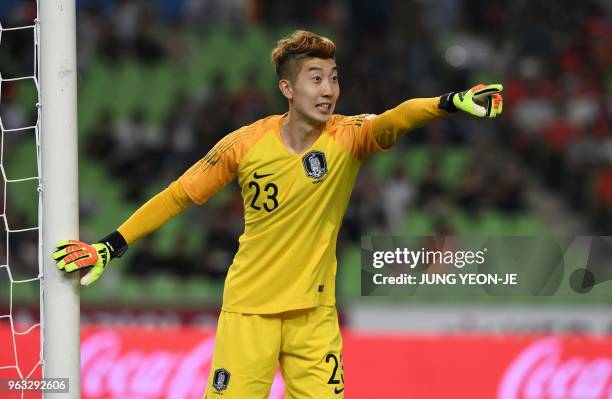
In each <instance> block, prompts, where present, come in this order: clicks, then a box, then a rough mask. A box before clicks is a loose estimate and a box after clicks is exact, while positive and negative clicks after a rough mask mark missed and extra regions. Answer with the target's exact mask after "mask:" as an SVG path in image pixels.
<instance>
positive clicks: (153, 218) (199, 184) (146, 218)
mask: <svg viewBox="0 0 612 399" xmlns="http://www.w3.org/2000/svg"><path fill="white" fill-rule="evenodd" d="M249 132H250V130H249V129H248V128H247V127H245V128H242V129H239V130H237V131H235V132H232V133H230V134H229V135H227V136H225V137H224V138H223V139H221V141H219V142H218V143H217V144H216V145H215V146H214V147H213V148H212V149H211V150H210V151H209V152H208V153H207V154H206V156H204V158H202V159H201V160H200V161H198V162H196V163H195V164H194V165H193V166H192V167H191V168H189V169H188V170H187V171H186V172H185V173H184V174H183V175H182V176H181V177H180V178H179V179H178V180H177V181H175V182H174V183H172V184H171V185H170V186H169V187H168V188H166V189H165V190H164V191H162V192H161V193H159V194H157V195H156V196H155V197H153V198H151V199H150V200H149V201H148V202H146V203H145V204H144V205H143V206H141V207H140V208H139V209H138V210H137V211H136V212H135V213H134V214H133V215H132V216H130V217H129V218H128V220H126V221H125V223H123V224H122V225H121V226H120V227H119V228H118V229H117V231H114V232H112V233H111V234H109V235H108V236H106V237H104V238H103V239H102V240H100V241H99V242H98V243H96V244H87V243H84V242H81V241H77V240H67V241H60V242H58V243H57V244H56V246H57V248H58V249H57V251H56V252H55V253H53V259H55V260H56V261H57V268H58V269H60V270H64V271H66V272H73V271H75V270H79V269H83V268H91V269H90V271H89V272H88V273H87V274H86V275H85V276H84V277H83V278H82V279H81V284H83V285H89V284H91V283H93V282H94V281H96V280H97V279H98V278H100V276H101V275H102V273H103V272H104V268H105V267H106V265H107V264H108V262H110V261H111V260H112V259H113V258H118V257H120V256H121V255H123V253H124V252H125V251H126V250H127V248H128V245H130V244H131V243H133V242H134V241H136V240H138V239H139V238H141V237H143V236H145V235H147V234H150V233H152V232H153V231H155V230H157V229H158V228H160V227H161V226H162V225H163V224H165V223H166V222H167V221H168V220H170V219H171V218H173V217H174V216H176V215H178V214H179V213H181V212H182V211H183V209H185V208H186V207H187V205H188V204H190V203H192V202H193V203H196V204H199V205H202V204H204V203H205V202H206V201H207V200H208V198H210V197H211V196H212V195H213V194H214V193H216V192H217V191H219V190H220V189H221V188H222V187H223V186H225V185H226V184H227V183H229V182H230V181H231V180H232V179H233V178H234V177H235V176H236V169H237V165H238V161H239V157H238V156H237V155H236V154H237V153H241V152H240V151H239V148H238V147H241V146H242V142H243V139H244V138H245V137H250V136H249V135H248V133H249ZM242 147H243V146H242ZM242 152H244V151H242Z"/></svg>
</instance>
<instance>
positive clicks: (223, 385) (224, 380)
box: [212, 369, 231, 392]
mask: <svg viewBox="0 0 612 399" xmlns="http://www.w3.org/2000/svg"><path fill="white" fill-rule="evenodd" d="M230 376H231V374H230V372H229V371H227V370H226V369H216V370H215V373H214V374H213V384H212V386H213V388H215V389H216V390H217V392H221V391H223V390H225V389H227V386H228V385H229V380H230Z"/></svg>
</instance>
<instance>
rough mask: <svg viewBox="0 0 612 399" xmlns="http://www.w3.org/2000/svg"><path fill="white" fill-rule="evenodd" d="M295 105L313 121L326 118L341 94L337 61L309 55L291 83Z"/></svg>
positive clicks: (302, 62)
mask: <svg viewBox="0 0 612 399" xmlns="http://www.w3.org/2000/svg"><path fill="white" fill-rule="evenodd" d="M292 89H293V90H292V97H291V99H292V100H293V108H294V110H295V111H297V112H299V113H300V114H301V115H302V116H304V117H306V118H307V119H309V120H311V121H313V122H320V123H324V122H326V121H327V120H328V119H329V118H330V117H331V115H332V113H333V112H334V108H335V107H336V101H338V97H339V96H340V85H339V84H338V69H337V68H336V61H334V60H333V59H323V58H306V59H304V60H302V61H301V63H300V70H299V72H298V75H297V77H296V78H295V81H294V82H293V83H292Z"/></svg>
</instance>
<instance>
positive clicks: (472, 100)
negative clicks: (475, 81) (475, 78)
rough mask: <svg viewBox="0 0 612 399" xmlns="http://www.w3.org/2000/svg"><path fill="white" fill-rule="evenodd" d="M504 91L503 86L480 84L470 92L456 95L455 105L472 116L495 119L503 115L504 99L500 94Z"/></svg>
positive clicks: (454, 95) (454, 98)
mask: <svg viewBox="0 0 612 399" xmlns="http://www.w3.org/2000/svg"><path fill="white" fill-rule="evenodd" d="M503 89H504V87H503V86H502V85H501V84H492V85H485V84H479V85H477V86H474V87H472V88H471V89H470V90H466V91H462V92H459V93H454V94H453V96H452V98H453V100H452V101H453V105H454V106H455V107H456V108H457V109H459V110H461V111H463V112H467V113H468V114H470V115H474V116H477V117H481V118H485V117H486V118H495V117H496V116H497V115H499V114H501V113H502V109H503V106H504V99H503V97H502V95H501V94H500V92H501V91H502V90H503Z"/></svg>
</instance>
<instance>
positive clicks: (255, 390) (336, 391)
mask: <svg viewBox="0 0 612 399" xmlns="http://www.w3.org/2000/svg"><path fill="white" fill-rule="evenodd" d="M277 362H279V363H280V369H281V373H282V375H283V380H284V382H285V399H310V398H312V399H327V398H330V399H331V398H333V399H340V398H344V370H343V367H342V337H341V336H340V328H339V326H338V314H337V312H336V308H335V307H330V306H319V307H316V308H312V309H301V310H293V311H289V312H284V313H279V314H274V315H252V314H242V313H230V312H225V311H222V312H221V315H220V316H219V324H218V327H217V336H216V341H215V351H214V354H213V358H212V364H211V369H210V376H209V377H208V383H207V384H206V391H205V392H204V398H205V399H221V398H222V399H267V398H268V395H269V393H270V387H271V385H272V380H273V379H274V374H275V372H276V364H277Z"/></svg>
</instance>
